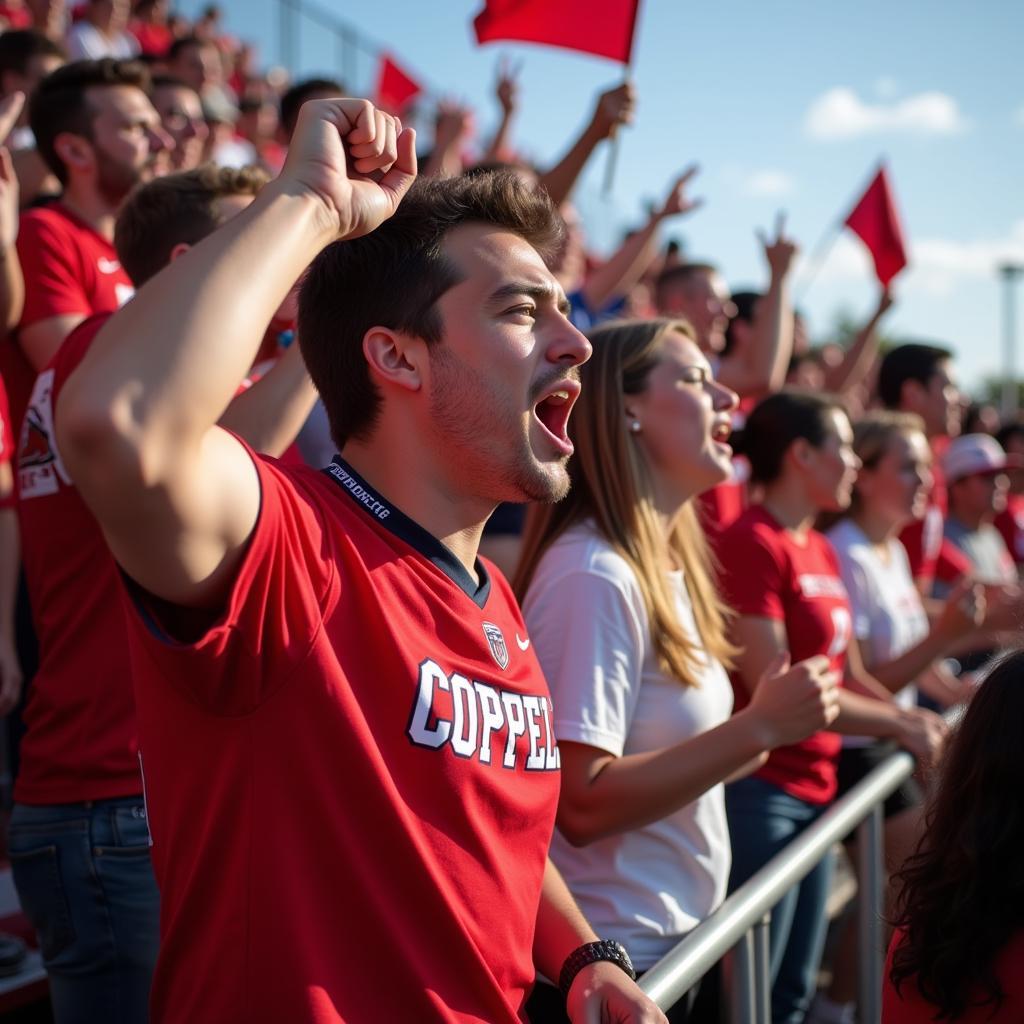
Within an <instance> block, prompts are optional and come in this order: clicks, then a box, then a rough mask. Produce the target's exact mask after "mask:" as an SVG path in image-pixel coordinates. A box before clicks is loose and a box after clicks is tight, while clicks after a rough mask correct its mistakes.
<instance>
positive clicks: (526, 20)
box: [473, 0, 640, 64]
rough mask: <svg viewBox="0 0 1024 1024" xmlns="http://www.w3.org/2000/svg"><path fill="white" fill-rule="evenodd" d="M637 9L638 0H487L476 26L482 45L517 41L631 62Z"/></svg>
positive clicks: (477, 35) (477, 36)
mask: <svg viewBox="0 0 1024 1024" xmlns="http://www.w3.org/2000/svg"><path fill="white" fill-rule="evenodd" d="M639 6H640V0H484V9H483V10H482V11H481V12H480V13H479V14H478V15H477V16H476V18H474V19H473V27H474V28H475V29H476V38H477V41H478V42H480V43H490V42H493V41H494V40H496V39H518V40H522V41H523V42H527V43H546V44H547V45H548V46H564V47H565V48H566V49H569V50H582V51H583V52H584V53H594V54H597V56H599V57H610V58H611V59H612V60H619V61H622V63H623V64H628V63H629V60H630V55H631V53H632V50H633V30H634V29H635V28H636V13H637V8H638V7H639Z"/></svg>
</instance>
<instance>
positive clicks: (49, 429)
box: [14, 314, 142, 804]
mask: <svg viewBox="0 0 1024 1024" xmlns="http://www.w3.org/2000/svg"><path fill="white" fill-rule="evenodd" d="M108 315H109V314H103V315H101V316H96V317H92V318H91V319H89V320H86V321H85V323H83V324H81V325H80V326H79V327H78V328H77V329H76V330H74V331H72V332H71V334H70V335H69V336H68V339H67V341H65V342H64V344H63V345H62V346H61V349H60V351H59V352H58V353H57V355H56V356H55V357H54V359H53V361H52V362H51V363H50V365H49V366H48V367H47V368H46V369H45V370H44V371H43V372H42V373H41V374H40V375H39V378H38V379H37V381H36V385H35V388H34V389H33V391H32V398H31V401H30V403H29V409H28V412H27V414H26V416H25V419H24V422H23V424H22V431H21V438H20V442H19V449H18V491H19V502H18V518H19V525H20V528H21V551H22V561H23V564H24V567H25V579H26V582H27V584H28V591H29V597H30V603H31V605H32V614H33V619H34V622H35V627H36V633H37V635H38V637H39V656H40V662H39V669H38V671H37V673H36V675H35V677H34V678H33V680H32V686H31V688H30V689H29V698H28V704H27V706H26V708H25V713H24V719H25V725H26V727H27V730H28V731H27V733H26V735H25V738H24V739H23V740H22V744H21V767H20V770H19V772H18V778H17V782H16V783H15V787H14V797H15V799H16V800H17V801H18V802H19V803H25V804H58V803H76V802H79V801H84V800H103V799H111V798H114V797H119V796H132V795H135V794H138V793H141V792H142V780H141V778H140V775H139V761H138V746H137V741H136V726H135V705H134V699H133V696H132V688H131V666H130V663H129V659H128V650H127V647H126V644H125V639H124V612H123V609H122V607H121V600H120V590H121V587H120V584H119V582H118V571H117V566H116V565H115V563H114V560H113V558H111V556H110V551H109V549H108V548H107V545H106V542H105V540H104V539H103V534H102V533H101V532H100V528H99V526H98V525H97V523H96V520H95V519H94V518H93V516H92V513H91V512H90V511H89V510H88V508H86V506H85V504H84V503H83V501H82V499H81V498H80V497H79V495H78V490H77V489H76V488H75V486H74V485H73V484H72V483H71V479H70V477H69V476H68V473H67V471H66V470H65V468H64V464H63V462H62V461H61V457H60V452H59V451H58V450H57V445H56V441H55V439H54V436H53V409H54V404H55V402H56V399H57V396H58V394H59V393H60V389H61V388H62V387H63V385H64V382H65V381H66V380H67V378H68V376H70V374H71V371H72V370H74V369H75V367H76V366H77V365H78V364H79V363H80V362H81V360H82V358H83V357H84V356H85V353H86V351H87V350H88V348H89V346H90V345H91V344H92V340H93V338H94V337H95V336H96V333H97V331H99V329H100V327H102V326H103V324H104V323H105V322H106V321H107V318H108Z"/></svg>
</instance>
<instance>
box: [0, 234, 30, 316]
mask: <svg viewBox="0 0 1024 1024" xmlns="http://www.w3.org/2000/svg"><path fill="white" fill-rule="evenodd" d="M24 308H25V278H24V277H23V276H22V273H21V261H20V260H19V259H18V250H17V249H16V248H15V247H14V246H13V245H10V246H7V247H6V248H5V249H2V250H0V324H2V326H3V329H4V332H5V333H6V332H8V331H13V330H14V328H15V327H17V326H18V322H19V321H20V320H21V314H22V311H23V310H24Z"/></svg>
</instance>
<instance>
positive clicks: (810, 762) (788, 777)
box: [718, 505, 853, 804]
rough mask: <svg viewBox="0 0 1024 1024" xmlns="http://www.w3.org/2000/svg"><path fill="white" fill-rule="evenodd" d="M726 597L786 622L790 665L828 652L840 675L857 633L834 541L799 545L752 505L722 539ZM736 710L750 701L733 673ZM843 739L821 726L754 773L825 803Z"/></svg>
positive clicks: (739, 607)
mask: <svg viewBox="0 0 1024 1024" xmlns="http://www.w3.org/2000/svg"><path fill="white" fill-rule="evenodd" d="M718 555H719V558H720V559H721V561H722V577H723V587H724V590H725V594H726V599H727V601H728V603H729V604H730V605H732V607H733V608H734V609H735V610H736V611H737V612H738V613H739V614H740V615H753V616H758V617H762V618H766V619H776V620H777V621H779V622H782V623H784V624H785V627H786V639H787V641H788V644H789V656H790V660H791V661H792V662H793V664H796V662H798V661H803V660H804V659H805V658H810V657H813V656H814V655H816V654H826V655H828V657H829V658H830V659H831V661H832V666H831V667H832V668H833V669H834V670H835V671H836V672H838V673H839V677H840V678H842V676H843V667H844V665H845V662H846V648H847V645H848V644H849V642H850V635H851V632H852V623H853V620H852V617H851V613H850V601H849V598H848V596H847V594H846V589H845V587H844V586H843V582H842V579H841V577H840V573H839V561H838V559H837V558H836V553H835V551H833V549H832V545H831V544H829V542H828V540H826V539H825V537H824V536H822V534H820V533H818V532H817V531H816V530H811V531H809V532H808V534H807V536H806V539H805V543H803V544H801V543H798V542H797V540H796V539H795V538H794V536H793V535H792V533H790V532H789V531H788V530H786V529H784V528H783V527H782V526H781V525H780V524H779V523H778V522H777V521H776V520H775V519H774V518H773V517H772V516H771V515H770V514H769V513H768V512H767V510H766V509H765V508H764V507H763V506H761V505H753V506H751V507H750V508H749V509H747V511H746V512H744V513H743V515H742V516H740V518H739V519H737V520H736V522H735V523H733V525H732V526H731V527H730V528H729V529H728V530H726V531H725V533H724V534H723V536H722V540H721V543H720V544H719V545H718ZM733 689H734V691H735V693H736V710H737V711H739V710H740V709H741V708H743V707H745V706H746V705H747V704H748V703H750V700H749V696H748V694H747V690H746V687H745V686H744V685H743V683H742V682H740V681H739V679H738V678H737V677H735V676H734V677H733ZM841 742H842V741H841V739H840V737H839V736H838V735H837V734H836V733H833V732H816V733H815V734H814V735H813V736H810V737H809V738H808V739H806V740H804V741H803V742H801V743H795V744H793V745H792V746H788V747H779V748H777V749H776V750H773V751H772V753H771V754H770V755H769V757H768V761H767V762H766V763H765V765H764V767H762V768H761V769H760V770H759V771H758V772H756V773H755V774H756V775H757V776H758V777H759V778H762V779H765V780H767V781H768V782H771V783H773V784H774V785H776V786H778V787H779V788H781V789H783V790H785V791H786V792H787V793H789V794H791V795H792V796H795V797H797V798H798V799H800V800H806V801H807V802H808V803H812V804H824V803H828V801H829V800H831V799H832V798H833V797H834V796H835V792H836V766H835V762H836V758H837V757H838V756H839V749H840V746H841Z"/></svg>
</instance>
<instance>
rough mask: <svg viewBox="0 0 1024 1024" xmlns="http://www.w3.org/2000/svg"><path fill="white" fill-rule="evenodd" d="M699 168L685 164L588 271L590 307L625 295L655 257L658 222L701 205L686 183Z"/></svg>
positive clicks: (585, 289) (585, 292) (586, 296)
mask: <svg viewBox="0 0 1024 1024" xmlns="http://www.w3.org/2000/svg"><path fill="white" fill-rule="evenodd" d="M698 170H699V168H698V166H697V165H696V164H691V165H690V166H689V167H687V168H686V170H685V171H683V172H682V174H680V176H679V177H678V178H676V180H675V181H674V182H673V183H672V186H671V188H670V189H669V191H668V194H667V195H666V197H665V201H664V202H663V203H662V204H661V206H658V207H655V208H654V209H653V210H652V211H651V213H650V215H649V217H648V218H647V223H646V224H645V225H644V226H643V227H642V228H640V229H639V230H638V231H634V232H633V233H632V234H631V235H630V236H629V237H628V238H627V239H626V241H625V242H623V243H622V245H621V246H620V247H619V249H618V250H617V251H616V252H615V253H614V254H613V255H612V256H611V257H609V258H608V259H607V260H606V261H605V262H604V263H603V264H602V265H601V266H599V267H598V268H597V269H596V270H594V271H593V273H592V274H590V276H589V277H588V278H587V280H586V282H585V283H584V285H583V289H582V291H583V299H584V302H585V303H586V305H587V308H588V309H589V310H591V311H592V312H594V313H600V312H601V311H602V310H604V308H605V307H606V306H607V305H608V304H609V303H610V302H613V301H615V300H616V299H619V298H623V297H624V296H627V295H628V294H629V293H630V291H631V290H632V289H633V287H634V285H636V283H637V282H638V281H640V279H641V278H642V277H643V276H644V274H645V273H647V271H648V269H649V268H650V266H651V264H652V263H653V262H654V260H655V259H656V258H657V255H658V240H657V235H658V228H659V227H660V226H661V224H662V223H663V222H664V221H665V220H667V219H668V218H670V217H678V216H681V215H683V214H689V213H692V212H693V211H694V210H696V209H698V208H699V207H700V206H702V205H703V202H704V200H703V199H694V198H692V197H691V196H690V195H689V194H688V192H687V185H688V184H689V182H690V180H691V179H692V178H693V177H694V175H695V174H696V173H697V171H698Z"/></svg>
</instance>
